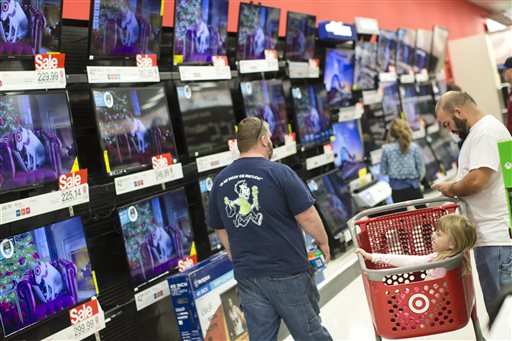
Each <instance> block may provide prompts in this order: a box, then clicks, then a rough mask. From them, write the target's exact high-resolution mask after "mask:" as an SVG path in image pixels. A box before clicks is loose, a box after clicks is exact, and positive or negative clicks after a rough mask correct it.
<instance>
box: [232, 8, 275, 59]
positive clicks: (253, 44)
mask: <svg viewBox="0 0 512 341" xmlns="http://www.w3.org/2000/svg"><path fill="white" fill-rule="evenodd" d="M280 15H281V10H280V9H279V8H273V7H266V6H259V5H253V4H249V3H245V2H241V3H240V13H239V16H238V43H237V50H236V52H237V53H236V56H237V60H251V59H265V50H275V49H276V45H277V35H278V33H279V16H280Z"/></svg>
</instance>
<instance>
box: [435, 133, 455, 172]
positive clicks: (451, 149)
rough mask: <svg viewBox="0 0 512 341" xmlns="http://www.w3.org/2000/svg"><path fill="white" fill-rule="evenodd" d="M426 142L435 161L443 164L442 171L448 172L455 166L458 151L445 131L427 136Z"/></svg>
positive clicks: (453, 141)
mask: <svg viewBox="0 0 512 341" xmlns="http://www.w3.org/2000/svg"><path fill="white" fill-rule="evenodd" d="M427 140H428V141H429V143H430V147H431V148H432V151H433V152H434V155H435V156H436V158H437V160H439V162H441V163H442V164H443V167H444V170H446V171H447V170H450V169H452V168H454V167H455V166H456V165H457V163H458V160H459V152H460V149H459V146H458V145H457V143H456V142H455V140H454V139H453V137H452V136H451V134H450V133H449V132H448V131H447V130H446V129H440V130H439V131H438V132H436V133H435V134H431V135H428V136H427Z"/></svg>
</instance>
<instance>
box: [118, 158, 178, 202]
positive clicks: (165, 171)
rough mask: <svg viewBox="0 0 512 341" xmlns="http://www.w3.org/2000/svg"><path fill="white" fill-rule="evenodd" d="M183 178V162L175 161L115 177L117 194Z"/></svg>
mask: <svg viewBox="0 0 512 341" xmlns="http://www.w3.org/2000/svg"><path fill="white" fill-rule="evenodd" d="M181 178H183V168H182V167H181V163H175V164H172V165H169V166H165V167H160V168H157V169H150V170H147V171H143V172H139V173H134V174H129V175H125V176H120V177H118V178H115V180H114V184H115V187H116V194H117V195H120V194H124V193H129V192H133V191H138V190H140V189H143V188H147V187H151V186H156V185H160V184H163V183H166V182H170V181H174V180H178V179H181Z"/></svg>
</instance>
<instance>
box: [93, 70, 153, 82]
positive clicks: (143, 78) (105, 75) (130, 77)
mask: <svg viewBox="0 0 512 341" xmlns="http://www.w3.org/2000/svg"><path fill="white" fill-rule="evenodd" d="M87 79H88V80H89V83H137V82H159V81H160V74H159V72H158V67H157V66H150V67H137V66H87Z"/></svg>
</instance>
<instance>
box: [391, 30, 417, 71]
mask: <svg viewBox="0 0 512 341" xmlns="http://www.w3.org/2000/svg"><path fill="white" fill-rule="evenodd" d="M397 37H398V43H397V47H396V72H397V73H398V74H399V75H403V74H412V73H413V72H414V70H413V65H414V48H415V45H416V32H415V31H413V30H408V29H405V28H401V29H399V30H398V33H397Z"/></svg>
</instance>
